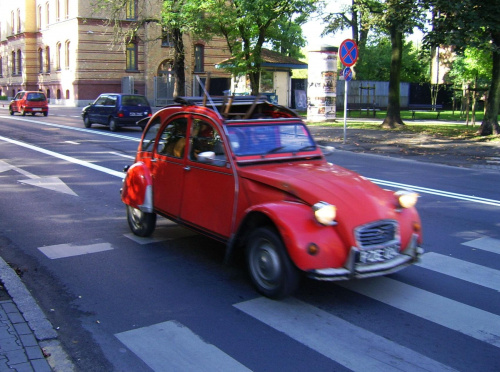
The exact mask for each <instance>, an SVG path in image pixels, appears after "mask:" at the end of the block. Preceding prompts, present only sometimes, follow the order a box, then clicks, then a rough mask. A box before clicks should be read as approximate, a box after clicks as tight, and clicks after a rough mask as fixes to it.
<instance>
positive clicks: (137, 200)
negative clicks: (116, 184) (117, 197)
mask: <svg viewBox="0 0 500 372" xmlns="http://www.w3.org/2000/svg"><path fill="white" fill-rule="evenodd" d="M121 197H122V201H123V202H124V203H125V204H127V205H130V206H131V207H133V208H137V209H140V210H141V211H143V212H147V213H152V212H153V179H152V177H151V173H150V171H149V169H148V168H147V166H146V164H144V163H143V162H137V163H135V164H133V165H132V166H131V167H130V168H129V169H128V170H127V174H126V176H125V179H124V180H123V188H122V192H121Z"/></svg>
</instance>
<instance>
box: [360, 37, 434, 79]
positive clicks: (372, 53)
mask: <svg viewBox="0 0 500 372" xmlns="http://www.w3.org/2000/svg"><path fill="white" fill-rule="evenodd" d="M391 48H392V47H391V41H390V39H389V37H388V36H384V35H379V36H378V37H371V38H369V40H368V43H367V45H366V46H365V47H364V48H363V49H360V58H359V62H358V63H357V64H356V79H357V80H374V81H388V80H389V75H390V66H391ZM402 58H403V64H402V66H401V81H404V82H408V83H422V82H425V81H428V80H429V57H428V56H425V55H423V54H422V53H420V52H419V50H418V49H417V48H416V47H415V46H414V44H413V42H411V41H406V42H405V43H404V45H403V57H402Z"/></svg>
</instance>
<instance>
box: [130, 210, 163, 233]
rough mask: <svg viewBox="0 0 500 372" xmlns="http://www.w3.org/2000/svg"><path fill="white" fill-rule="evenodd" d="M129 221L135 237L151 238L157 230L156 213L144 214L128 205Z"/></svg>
mask: <svg viewBox="0 0 500 372" xmlns="http://www.w3.org/2000/svg"><path fill="white" fill-rule="evenodd" d="M127 221H128V225H129V227H130V230H131V231H132V232H133V233H134V235H137V236H140V237H143V238H144V237H147V236H150V235H151V234H152V233H153V231H154V230H155V228H156V213H147V212H143V211H141V210H140V209H137V208H134V207H131V206H130V205H127Z"/></svg>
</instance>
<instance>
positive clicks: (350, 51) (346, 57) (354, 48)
mask: <svg viewBox="0 0 500 372" xmlns="http://www.w3.org/2000/svg"><path fill="white" fill-rule="evenodd" d="M339 54H340V61H341V62H342V64H343V65H344V66H346V67H350V66H352V65H354V64H355V63H356V61H357V60H358V45H357V44H356V42H355V41H354V40H352V39H346V40H344V41H343V42H342V44H340V51H339Z"/></svg>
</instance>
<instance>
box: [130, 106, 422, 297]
mask: <svg viewBox="0 0 500 372" xmlns="http://www.w3.org/2000/svg"><path fill="white" fill-rule="evenodd" d="M205 101H206V100H205V99H195V98H178V99H177V102H178V104H177V105H173V106H169V107H166V108H164V109H162V110H160V111H158V112H157V113H156V114H155V115H154V116H153V117H152V118H151V119H150V120H149V123H148V124H147V126H146V128H145V130H144V133H143V136H142V139H141V142H140V144H139V148H138V151H137V155H136V158H135V163H134V164H133V165H132V166H130V167H128V168H126V171H127V174H126V176H125V179H124V184H123V189H122V192H121V198H122V201H123V202H124V203H125V204H126V206H127V208H126V209H127V219H128V223H129V226H130V228H131V230H132V232H133V233H134V234H136V235H139V236H148V235H150V234H152V233H153V231H154V229H155V225H156V216H157V215H161V216H163V217H166V218H168V219H171V220H173V221H175V222H177V223H180V224H183V225H185V226H187V227H189V228H191V229H194V230H196V231H198V232H200V233H202V234H205V235H207V236H209V237H212V238H214V239H217V240H219V241H221V242H224V243H225V244H226V259H229V258H230V257H231V256H232V255H233V254H234V253H237V252H238V251H241V252H242V253H244V254H245V256H246V261H247V266H248V272H249V274H250V278H251V280H252V282H253V283H254V285H255V286H256V288H257V290H258V291H259V292H261V293H262V294H264V295H266V296H268V297H271V298H280V297H283V296H286V295H289V294H291V293H292V292H293V291H294V290H295V289H296V287H297V285H298V284H299V278H300V276H301V274H305V275H307V276H309V277H312V278H315V279H319V280H347V279H352V278H365V277H370V276H378V275H385V274H389V273H392V272H395V271H397V270H400V269H401V268H403V267H405V266H408V265H410V264H412V263H414V262H416V261H418V258H419V256H420V254H421V253H422V252H423V250H422V249H421V244H422V232H421V227H420V218H419V215H418V213H417V211H416V209H415V207H414V205H415V203H416V199H417V195H416V194H415V193H412V192H410V191H396V192H395V191H389V190H384V189H381V188H380V187H379V186H377V185H375V184H374V183H372V182H370V181H369V180H368V179H366V178H364V177H362V176H360V175H358V174H356V173H354V172H352V171H350V170H347V169H345V168H342V167H340V166H337V165H334V164H331V163H329V162H328V161H327V160H326V159H325V156H324V154H323V152H322V150H321V149H320V147H319V146H318V145H317V144H316V143H315V141H314V139H313V138H312V136H311V134H310V132H309V130H308V128H307V126H306V125H305V124H304V122H303V121H302V120H301V119H300V117H298V116H297V115H296V114H295V113H294V112H292V111H290V110H288V109H286V108H284V107H281V106H277V105H273V104H271V103H269V102H266V101H264V100H261V99H259V98H253V97H232V98H225V99H219V100H216V99H213V100H210V101H211V105H210V106H211V107H206V105H205Z"/></svg>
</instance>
